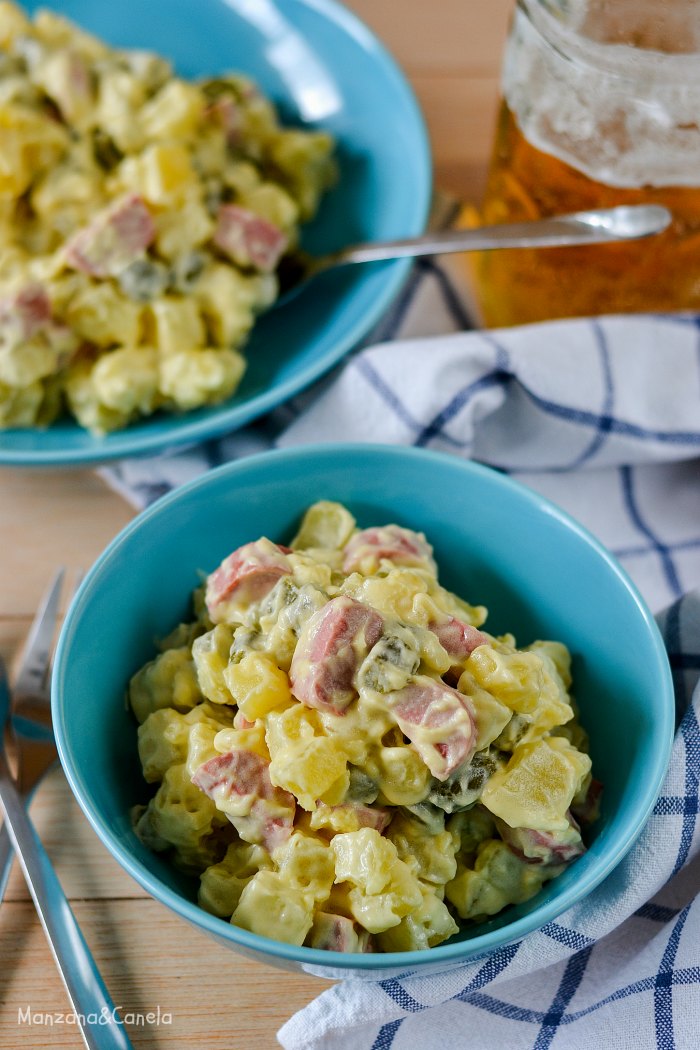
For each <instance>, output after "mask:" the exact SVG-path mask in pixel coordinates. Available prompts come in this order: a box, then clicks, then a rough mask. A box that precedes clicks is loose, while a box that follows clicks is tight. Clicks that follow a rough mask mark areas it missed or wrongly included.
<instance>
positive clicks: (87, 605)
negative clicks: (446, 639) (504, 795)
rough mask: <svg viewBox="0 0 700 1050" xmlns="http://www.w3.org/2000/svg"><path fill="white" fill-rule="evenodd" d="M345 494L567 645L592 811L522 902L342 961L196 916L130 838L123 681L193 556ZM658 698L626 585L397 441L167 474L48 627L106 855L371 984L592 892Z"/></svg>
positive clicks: (463, 475)
mask: <svg viewBox="0 0 700 1050" xmlns="http://www.w3.org/2000/svg"><path fill="white" fill-rule="evenodd" d="M322 498H327V499H333V500H340V501H342V502H343V503H346V504H347V505H348V506H349V507H350V509H351V510H352V511H353V513H354V514H355V515H356V517H357V519H358V521H359V522H360V524H361V525H369V524H381V523H388V522H398V523H400V524H402V525H405V526H408V527H410V528H413V529H419V530H423V531H424V532H425V533H426V535H427V536H428V538H429V539H430V540H431V542H432V543H433V544H434V547H435V554H436V558H437V562H438V565H439V567H440V576H441V580H442V581H443V582H444V583H445V584H446V585H447V586H449V587H451V588H453V589H454V590H455V591H457V593H459V594H461V595H463V596H465V597H466V598H467V599H468V600H471V601H474V602H479V603H481V602H483V603H484V604H486V605H487V606H488V607H489V610H490V613H489V619H488V620H487V626H488V627H489V629H490V630H491V631H494V632H495V633H497V634H498V633H501V632H505V631H507V630H510V631H512V632H513V633H514V634H515V635H516V637H517V638H518V642H519V644H521V645H524V644H527V643H529V642H530V641H533V640H535V639H536V638H555V639H560V640H561V641H563V642H565V643H566V644H567V645H568V646H569V648H570V649H571V651H572V653H573V657H574V676H575V683H576V696H577V699H578V702H579V705H580V708H581V715H582V721H583V723H584V725H585V726H586V728H587V729H588V731H589V734H590V739H591V754H592V758H593V769H594V771H595V775H596V776H597V777H598V778H599V779H600V780H602V781H603V782H604V785H605V789H604V793H603V805H602V814H601V817H600V819H599V820H598V821H597V822H596V823H595V824H594V825H593V826H592V829H591V838H590V842H589V849H588V852H587V853H586V854H585V855H584V856H583V857H581V858H580V859H578V860H577V861H576V862H575V863H574V864H573V865H572V866H571V867H570V868H569V869H568V870H567V871H566V872H565V873H564V874H562V875H561V876H559V878H557V879H555V880H554V881H552V882H550V883H548V884H547V885H546V886H545V887H544V889H543V890H542V891H541V892H540V893H539V894H538V895H537V896H536V897H534V898H533V899H532V900H530V901H528V902H527V903H526V904H522V905H518V906H517V907H511V908H509V909H507V910H506V911H505V912H503V913H502V914H501V915H499V916H497V917H495V918H493V919H491V920H490V921H489V922H487V923H485V924H484V925H481V926H478V927H475V928H472V929H469V930H465V931H463V932H462V933H461V934H458V935H456V936H455V937H454V938H453V939H452V940H451V941H449V942H448V943H445V944H443V945H440V946H439V947H437V948H433V949H431V950H429V951H424V952H403V953H393V954H384V955H381V954H376V955H351V954H336V953H328V952H323V951H320V950H316V949H311V948H303V947H302V948H297V947H293V946H292V945H289V944H282V943H280V942H277V941H273V940H269V939H267V938H265V937H259V936H256V935H255V934H252V933H248V932H246V931H244V930H241V929H238V928H237V927H235V926H232V925H230V924H229V923H228V922H225V921H224V920H222V919H218V918H215V917H214V916H212V915H209V914H208V913H207V912H205V911H202V910H201V909H200V908H199V907H198V906H197V904H196V903H195V901H196V881H195V880H191V879H187V878H185V877H184V876H182V875H181V874H179V873H178V872H176V871H175V870H174V869H173V868H171V867H170V866H169V865H168V863H167V862H165V861H164V859H163V858H162V857H160V856H157V855H156V854H153V853H151V852H150V851H149V850H148V849H146V848H145V847H144V846H143V845H142V844H141V843H140V842H139V840H138V839H137V838H136V836H135V835H134V833H133V831H132V829H131V825H130V821H129V810H130V809H131V807H132V806H133V805H134V804H135V803H137V802H143V801H146V799H147V798H148V795H149V789H148V788H147V786H146V785H145V784H144V782H143V779H142V775H141V768H140V765H139V760H138V755H137V749H136V723H135V721H134V720H133V717H132V716H131V714H130V712H129V711H127V709H126V707H125V705H124V690H125V687H126V684H127V682H128V679H129V677H130V675H131V674H133V673H134V672H135V671H136V670H137V669H138V668H139V667H140V666H141V665H142V664H143V663H144V662H145V661H146V660H148V659H150V658H152V656H153V655H154V639H155V638H157V637H159V636H160V637H162V636H164V635H165V634H167V633H168V632H169V631H170V630H171V629H172V627H173V626H174V625H175V624H177V623H178V621H179V620H180V619H181V618H184V617H185V616H186V615H187V611H188V601H189V596H190V593H191V591H192V589H193V588H194V587H195V586H197V585H198V583H199V579H200V577H199V576H198V573H199V572H201V571H202V570H203V571H205V572H207V571H211V570H212V569H213V568H215V567H216V566H217V565H218V564H219V562H220V561H221V559H222V558H223V557H225V555H226V554H228V553H229V552H230V551H231V550H232V549H233V548H234V547H236V546H238V545H239V544H242V543H245V542H247V541H248V540H251V539H254V538H257V537H258V536H260V535H263V534H264V535H267V536H269V537H271V538H273V539H275V540H279V541H282V542H284V541H285V540H287V539H289V538H290V537H291V536H292V535H293V533H294V531H295V528H296V526H297V524H298V521H299V519H300V517H301V515H302V513H303V511H304V510H305V508H306V507H307V506H308V504H310V503H311V502H313V501H315V500H318V499H322ZM673 710H674V708H673V696H672V686H671V677H670V670H669V666H668V661H667V658H666V653H665V650H664V647H663V643H662V641H661V638H660V635H659V633H658V631H657V628H656V625H655V623H654V620H653V619H652V617H651V616H650V614H649V612H648V610H647V609H646V607H645V605H644V603H643V601H642V600H641V598H640V597H639V595H638V593H637V592H636V590H635V588H634V586H633V585H632V584H631V583H630V581H629V580H628V578H627V577H626V576H625V574H624V573H623V572H622V570H621V569H620V568H619V566H618V565H617V564H616V563H615V562H614V561H613V559H612V558H611V557H610V555H608V554H607V553H606V552H605V550H604V549H603V548H602V547H601V546H600V545H599V544H598V543H597V542H596V541H595V540H594V539H593V538H592V537H591V536H590V535H588V533H586V532H585V531H584V530H583V529H582V528H581V527H580V526H579V525H577V524H576V523H575V522H574V521H572V519H570V518H569V517H567V516H566V515H565V514H563V513H562V512H561V511H560V510H558V509H557V508H556V507H554V506H553V505H552V504H550V503H548V502H547V501H546V500H544V499H541V498H540V497H539V496H536V495H534V494H533V493H532V492H530V491H528V490H527V489H525V488H523V487H521V486H519V485H518V484H516V483H514V482H512V481H510V480H509V479H507V478H505V477H504V476H502V475H500V474H498V473H496V472H494V471H492V470H489V469H487V468H485V467H481V466H477V465H474V464H472V463H469V462H466V461H464V460H459V459H456V458H453V457H448V456H444V455H441V454H436V453H432V452H426V451H423V450H416V449H406V448H400V447H398V448H397V447H384V446H367V445H340V446H334V447H320V446H314V447H308V446H307V447H304V448H299V449H292V450H289V451H284V452H273V453H268V454H265V455H261V456H253V457H251V458H249V459H244V460H241V461H238V462H235V463H232V464H230V465H227V466H224V467H221V468H219V469H217V470H214V471H212V472H210V473H208V474H206V475H204V476H203V477H201V478H199V479H197V480H195V481H194V482H191V483H190V484H188V485H184V486H182V488H179V489H177V490H176V491H175V492H174V493H172V494H171V495H168V496H166V497H164V498H163V499H161V500H159V501H158V502H157V503H155V504H154V505H153V506H152V507H150V508H149V509H148V510H146V511H145V512H144V513H142V514H141V515H139V517H138V518H136V519H135V520H134V521H133V522H132V523H131V524H130V525H129V526H128V527H127V528H126V529H124V530H123V532H121V533H120V534H119V536H117V538H116V539H115V540H114V541H113V543H112V544H111V545H110V546H109V547H108V548H107V550H106V551H105V552H104V554H102V556H101V557H100V558H99V560H98V561H97V562H96V564H95V565H94V566H93V568H92V569H91V570H90V572H89V573H88V575H87V577H86V578H85V581H84V582H83V585H82V587H81V589H80V592H79V594H78V596H77V598H76V600H75V601H74V603H73V605H72V607H71V609H70V611H69V613H68V616H67V619H66V622H65V626H64V628H63V631H62V634H61V638H60V641H59V646H58V652H57V655H56V662H55V672H54V681H53V717H54V725H55V730H56V737H57V740H58V747H59V753H60V756H61V760H62V763H63V767H64V769H65V771H66V774H67V776H68V779H69V781H70V784H71V787H72V789H73V791H74V793H75V795H76V797H77V799H78V801H79V803H80V805H81V806H82V808H83V810H84V811H85V813H86V815H87V817H88V819H89V820H90V822H91V823H92V825H93V827H94V829H95V831H96V832H97V834H98V835H99V837H100V838H101V839H102V841H103V842H104V843H105V845H106V846H107V848H108V849H109V850H110V851H111V852H112V854H113V855H114V857H115V858H116V859H117V861H118V862H119V863H120V864H121V865H122V867H124V868H125V869H126V870H127V871H128V872H129V873H130V874H131V875H132V876H133V877H134V878H135V879H136V880H137V882H139V883H140V884H141V885H142V886H143V887H144V888H145V889H146V890H148V892H149V893H151V894H152V895H153V896H154V897H156V898H157V899H158V900H160V901H162V902H163V903H164V904H167V905H168V906H169V907H170V908H172V909H173V910H174V911H176V912H177V913H178V914H179V915H181V916H182V917H183V918H185V919H187V920H188V921H189V922H191V923H192V924H193V925H194V926H196V927H198V928H199V929H201V930H205V931H206V932H208V933H210V934H212V935H213V936H214V937H215V938H216V939H217V940H218V941H220V942H222V943H223V944H226V945H228V946H229V947H231V948H234V949H236V950H238V951H242V952H245V953H248V954H250V955H253V956H255V957H257V958H259V959H261V960H264V961H266V962H268V963H277V964H279V965H287V966H290V965H296V966H297V967H302V968H305V969H309V970H312V971H313V972H314V973H320V974H322V975H326V976H329V977H339V976H348V975H353V976H356V977H362V976H364V977H366V978H367V979H380V978H384V977H386V976H389V975H390V974H397V973H399V972H402V971H405V970H407V969H411V970H421V971H424V972H426V971H428V970H431V969H432V970H437V969H445V968H449V967H450V966H453V965H456V964H458V963H460V962H462V961H464V960H466V959H470V958H473V957H474V956H477V955H482V954H484V953H486V952H488V951H491V950H492V949H495V948H498V947H499V946H501V945H504V944H506V943H508V942H511V941H514V940H516V939H518V938H520V937H522V936H523V935H524V934H527V933H529V932H530V931H531V930H534V929H537V928H538V927H540V926H542V925H543V924H544V923H545V922H547V921H549V920H550V919H553V918H554V917H555V916H557V915H559V914H560V913H561V912H563V911H564V910H565V909H567V908H568V907H570V906H571V905H572V904H574V903H575V902H576V901H579V900H581V898H582V897H585V896H586V894H588V893H590V891H591V890H592V889H593V888H594V887H595V886H597V885H598V884H599V883H600V882H601V881H602V880H603V879H604V878H605V876H606V875H608V874H609V872H610V871H612V869H613V868H614V867H615V865H616V864H617V863H618V862H619V861H620V859H621V858H622V857H623V856H624V854H625V853H626V852H627V850H628V849H629V848H630V846H631V845H632V843H633V842H634V840H635V838H636V837H637V835H638V834H639V832H640V831H641V829H642V826H643V824H644V822H645V820H646V818H647V816H648V815H649V813H650V811H651V808H652V806H653V804H654V801H655V799H656V797H657V794H658V791H659V789H660V787H661V783H662V780H663V776H664V772H665V770H666V766H667V763H668V759H669V753H670V747H671V741H672V733H673Z"/></svg>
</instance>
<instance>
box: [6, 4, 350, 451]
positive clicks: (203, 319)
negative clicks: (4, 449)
mask: <svg viewBox="0 0 700 1050" xmlns="http://www.w3.org/2000/svg"><path fill="white" fill-rule="evenodd" d="M332 149H333V142H332V140H331V138H330V137H329V136H328V135H326V134H324V133H321V132H312V131H307V130H299V129H294V128H283V127H281V126H280V123H279V120H278V117H277V114H276V111H275V109H274V107H273V105H272V104H271V102H270V101H268V100H267V99H266V98H264V97H263V95H262V94H261V93H260V91H259V90H258V89H257V88H256V86H255V84H253V83H252V82H251V81H250V80H248V79H246V78H245V77H244V76H240V75H234V74H231V75H228V74H227V75H224V76H219V77H214V78H210V79H207V80H202V81H200V82H198V83H190V82H188V81H186V80H182V79H180V78H178V77H176V76H175V75H174V74H173V70H172V68H171V65H170V64H169V62H167V61H166V60H165V59H164V58H161V57H159V56H158V55H155V54H151V53H150V52H145V51H122V50H116V49H114V48H111V47H109V46H108V45H107V44H105V43H103V42H102V41H101V40H98V39H97V38H95V37H94V36H91V35H89V34H88V33H86V32H84V31H83V30H81V29H79V28H78V27H77V26H75V25H73V24H71V23H70V22H69V21H67V20H66V19H65V18H62V17H60V16H58V15H56V14H52V13H51V12H49V11H40V12H39V13H38V14H37V15H36V17H35V18H34V20H33V21H30V20H29V19H28V18H27V17H26V15H25V14H24V13H23V12H22V11H21V10H20V8H19V7H17V6H15V5H14V4H12V3H8V2H5V0H3V2H0V427H2V428H7V427H31V426H46V425H48V424H49V423H51V422H52V421H53V420H54V419H56V417H57V416H59V415H60V414H62V413H63V412H64V411H66V410H67V411H68V412H70V413H71V414H72V415H73V416H74V417H75V419H76V420H77V421H78V423H79V424H80V425H81V426H83V427H86V428H87V429H88V430H90V431H92V432H93V433H95V434H104V433H106V432H108V431H112V430H115V429H118V428H121V427H124V426H126V425H127V424H128V423H129V422H131V421H133V420H135V419H138V418H140V417H144V416H148V415H149V414H151V413H153V412H155V411H156V410H159V409H162V410H166V411H171V412H182V411H187V410H191V409H196V408H199V407H201V406H203V405H208V404H212V403H216V402H220V401H222V400H224V399H226V398H228V397H230V396H231V395H232V394H233V392H234V391H235V389H236V387H237V386H238V384H239V382H240V380H241V377H242V374H243V371H244V368H245V362H244V358H243V357H242V355H241V353H240V349H241V347H242V346H243V344H244V343H245V341H246V338H247V336H248V334H249V332H250V330H251V327H252V325H253V322H254V319H255V316H256V314H257V313H258V312H259V311H261V310H263V309H264V308H265V307H267V306H269V305H271V303H272V302H273V301H274V300H275V298H276V295H277V288H278V284H277V277H276V270H277V266H278V263H279V261H280V259H281V258H282V256H283V255H285V254H286V253H289V252H290V251H292V250H293V249H294V247H295V245H296V244H297V241H298V236H299V228H300V224H301V223H303V222H305V221H306V220H308V219H310V218H311V217H312V216H313V215H314V213H315V212H316V209H317V206H318V203H319V199H320V196H321V194H322V192H323V190H324V189H325V188H326V187H327V186H329V185H330V184H331V182H332V181H333V177H334V162H333V159H332Z"/></svg>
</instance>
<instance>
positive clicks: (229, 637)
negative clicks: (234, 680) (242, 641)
mask: <svg viewBox="0 0 700 1050" xmlns="http://www.w3.org/2000/svg"><path fill="white" fill-rule="evenodd" d="M232 642H233V630H232V629H231V627H229V626H228V625H227V624H217V625H216V627H214V628H213V630H211V631H207V632H206V634H202V635H200V636H199V638H195V640H194V641H193V643H192V659H193V660H194V666H195V668H196V670H197V681H198V682H199V688H200V689H201V690H202V694H203V695H204V696H206V698H207V700H211V702H212V703H214V704H233V703H234V699H233V696H232V695H231V690H230V689H229V688H228V686H227V684H226V681H225V678H224V671H225V670H226V668H227V667H228V662H229V658H230V652H231V643H232Z"/></svg>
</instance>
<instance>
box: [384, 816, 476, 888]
mask: <svg viewBox="0 0 700 1050" xmlns="http://www.w3.org/2000/svg"><path fill="white" fill-rule="evenodd" d="M387 838H388V839H389V840H390V841H391V842H393V843H394V845H395V846H396V851H397V853H398V856H399V857H400V859H401V860H403V861H404V862H405V863H406V864H408V866H409V867H414V868H415V870H416V874H417V875H418V878H419V879H420V880H421V882H424V883H430V884H432V885H434V886H444V885H445V883H446V882H449V881H450V879H453V878H454V877H455V873H456V871H457V861H456V859H455V855H456V852H457V849H458V848H459V846H460V840H459V836H458V835H457V834H455V833H454V832H453V831H448V830H443V831H439V832H435V831H433V830H432V829H431V828H428V826H427V825H426V824H424V823H423V821H421V820H418V819H417V818H416V817H412V816H409V815H408V814H406V813H398V814H397V815H396V816H395V817H394V819H393V820H392V822H391V825H390V826H389V830H388V831H387Z"/></svg>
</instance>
